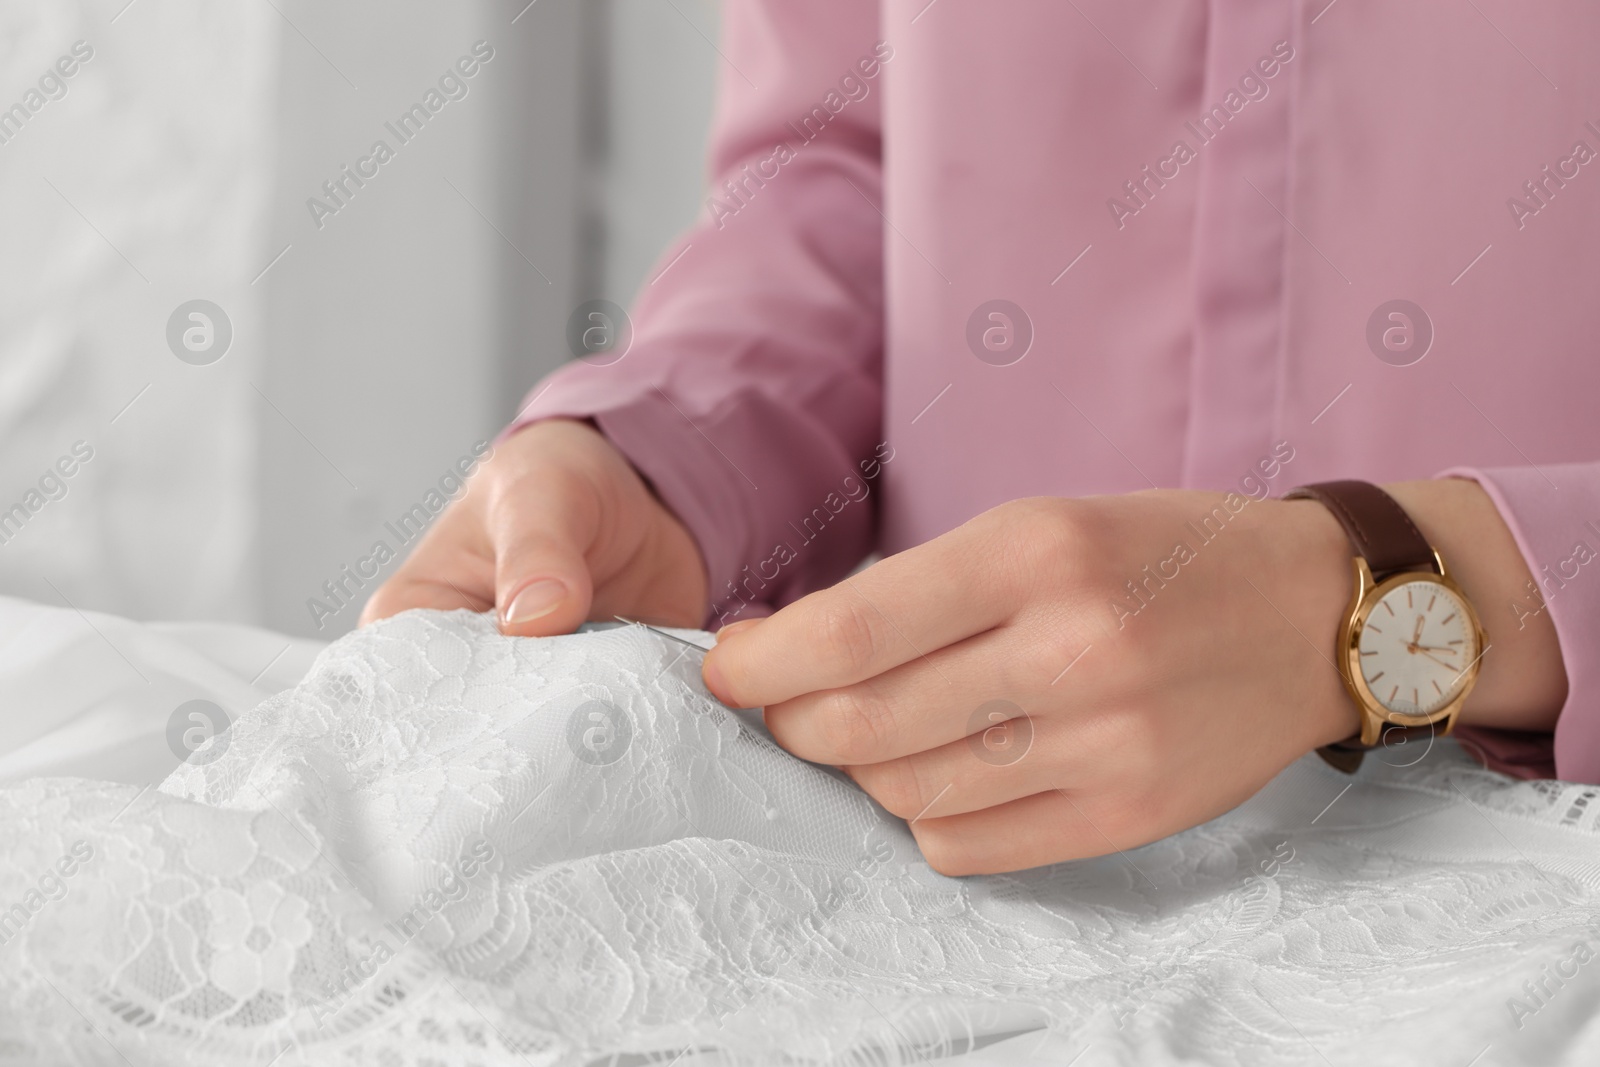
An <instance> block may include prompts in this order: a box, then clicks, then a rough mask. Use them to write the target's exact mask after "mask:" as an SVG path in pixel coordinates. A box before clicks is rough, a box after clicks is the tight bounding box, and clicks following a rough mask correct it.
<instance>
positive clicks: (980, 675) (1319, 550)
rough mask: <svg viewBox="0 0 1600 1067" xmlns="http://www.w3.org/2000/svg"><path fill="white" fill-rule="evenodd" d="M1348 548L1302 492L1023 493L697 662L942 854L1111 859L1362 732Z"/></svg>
mask: <svg viewBox="0 0 1600 1067" xmlns="http://www.w3.org/2000/svg"><path fill="white" fill-rule="evenodd" d="M1475 488H1476V487H1474V489H1475ZM1350 556H1351V551H1350V547H1349V543H1348V542H1347V541H1346V539H1345V537H1344V534H1343V532H1342V531H1341V530H1340V528H1339V526H1338V525H1337V524H1336V523H1335V522H1334V520H1333V518H1332V517H1331V516H1330V515H1329V514H1328V513H1327V512H1325V511H1324V510H1323V509H1322V507H1321V505H1319V504H1316V503H1314V502H1311V501H1281V500H1253V499H1249V498H1246V497H1243V496H1240V495H1238V494H1226V495H1225V494H1222V493H1206V492H1188V491H1177V490H1152V491H1149V492H1141V493H1134V494H1130V495H1127V496H1105V497H1091V498H1083V499H1054V498H1038V499H1031V500H1020V501H1015V502H1012V503H1009V504H1005V505H1002V506H1000V507H997V508H995V509H993V510H992V511H989V512H986V513H984V514H982V515H980V516H978V517H977V518H975V519H973V520H971V521H970V522H968V523H966V524H965V525H963V526H961V527H960V528H958V529H956V530H953V531H951V532H950V533H948V534H945V535H944V536H942V537H939V538H936V539H935V540H932V541H929V542H927V543H926V544H922V545H919V546H917V547H915V548H911V549H908V550H906V551H904V552H901V553H899V554H898V555H895V556H891V557H889V558H887V559H884V560H882V561H881V562H879V563H877V564H875V565H873V566H872V567H870V568H868V569H867V570H865V571H862V572H861V573H859V574H856V575H854V576H852V577H850V578H847V579H846V580H845V581H843V582H841V583H840V584H838V585H836V586H833V587H832V588H829V589H825V590H822V591H819V592H816V593H812V594H811V595H809V596H807V597H805V598H803V599H801V600H798V601H796V602H795V603H793V604H791V605H789V606H787V607H785V608H784V609H783V610H781V611H779V612H778V613H777V614H775V615H773V616H771V617H769V618H766V619H761V620H751V621H749V622H745V623H738V624H735V625H733V626H730V627H728V628H726V629H724V630H723V632H722V634H721V635H719V641H718V644H717V646H716V648H715V649H714V650H713V651H712V652H711V653H710V655H708V656H707V657H706V661H705V673H704V677H705V680H706V684H707V685H708V686H709V687H710V689H711V691H712V692H713V693H714V694H715V695H716V696H717V697H718V698H719V699H721V700H722V701H724V702H725V703H727V704H730V705H732V706H735V707H757V706H762V707H765V708H766V721H767V725H768V727H769V728H770V729H771V731H772V734H773V736H774V737H775V738H776V739H777V741H778V743H779V744H781V745H782V746H783V747H784V748H786V749H788V750H789V751H790V752H792V753H794V754H795V755H797V756H800V757H802V758H804V759H808V760H812V761H815V762H818V763H825V764H831V765H836V766H841V767H843V768H844V769H845V770H846V771H847V772H848V773H849V774H850V776H851V777H852V778H854V779H855V781H856V782H857V783H859V784H860V786H861V787H862V788H863V789H864V790H866V791H867V792H868V793H869V794H871V795H872V796H873V797H874V798H875V799H876V800H877V801H878V802H879V803H881V804H882V805H883V806H884V807H885V808H887V809H888V810H889V811H890V812H892V813H894V814H895V815H898V816H901V817H902V818H905V819H908V820H910V821H911V829H912V831H913V833H914V834H915V835H916V838H917V842H918V844H919V845H920V846H921V848H922V852H923V855H924V856H925V857H926V859H927V861H928V863H929V864H930V865H932V866H933V868H934V869H935V870H938V871H941V872H943V873H946V874H977V873H989V872H997V871H1008V870H1017V869H1021V868H1025V867H1034V866H1038V865H1040V864H1046V863H1053V862H1057V861H1061V860H1067V859H1075V858H1079V857H1085V856H1095V855H1101V854H1105V853H1110V852H1113V851H1117V850H1121V849H1127V848H1132V847H1134V846H1136V845H1141V844H1144V843H1146V842H1149V841H1153V840H1155V839H1157V838H1160V837H1164V836H1166V835H1168V834H1171V833H1174V832H1176V831H1179V830H1183V829H1185V828H1187V827H1190V826H1194V825H1196V824H1198V823H1201V822H1204V821H1206V820H1207V819H1211V818H1213V817H1215V816H1217V815H1220V814H1221V813H1223V812H1225V811H1227V810H1229V809H1230V808H1232V807H1234V806H1236V805H1237V804H1239V803H1240V802H1241V801H1243V800H1245V799H1246V798H1248V797H1249V796H1250V795H1251V794H1253V793H1255V792H1256V791H1257V790H1258V789H1260V788H1261V787H1262V786H1263V785H1264V784H1266V782H1267V781H1269V780H1270V779H1271V778H1272V777H1273V776H1275V775H1276V774H1277V773H1278V772H1279V771H1281V770H1282V769H1283V768H1284V767H1286V766H1287V765H1288V764H1289V763H1291V762H1293V761H1294V760H1295V759H1297V758H1298V757H1300V756H1302V755H1304V754H1305V753H1307V752H1309V751H1311V750H1312V749H1314V748H1316V747H1317V746H1319V745H1323V744H1327V743H1330V742H1333V741H1337V740H1340V739H1342V738H1345V737H1348V736H1350V735H1351V734H1352V733H1354V732H1355V731H1356V730H1357V729H1358V727H1359V721H1358V717H1357V713H1356V708H1355V705H1354V703H1353V702H1352V701H1351V699H1350V697H1349V696H1348V695H1347V694H1346V693H1345V691H1344V688H1343V682H1342V681H1341V679H1340V676H1339V674H1338V672H1337V670H1336V668H1335V667H1334V665H1333V661H1332V658H1331V657H1332V653H1333V645H1334V635H1335V634H1336V632H1337V629H1338V623H1339V617H1340V614H1341V612H1342V611H1343V609H1344V607H1345V605H1346V603H1347V601H1348V599H1349V596H1350V589H1351V583H1352V576H1351V567H1350Z"/></svg>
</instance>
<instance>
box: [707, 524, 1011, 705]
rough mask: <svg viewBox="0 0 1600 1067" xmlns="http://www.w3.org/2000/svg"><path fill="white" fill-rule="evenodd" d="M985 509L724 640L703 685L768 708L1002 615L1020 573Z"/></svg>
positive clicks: (974, 630) (918, 652)
mask: <svg viewBox="0 0 1600 1067" xmlns="http://www.w3.org/2000/svg"><path fill="white" fill-rule="evenodd" d="M983 519H984V517H983V516H979V517H978V518H977V519H973V520H971V521H970V522H968V523H966V524H965V525H963V526H960V527H958V528H957V529H955V530H952V531H950V532H949V533H947V534H944V535H942V536H940V537H937V538H935V539H934V540H932V541H928V542H926V543H924V544H921V545H917V546H916V547H915V548H909V549H906V550H905V551H904V552H901V553H898V554H896V555H893V556H890V557H888V558H887V559H884V560H880V561H879V562H877V563H875V564H873V565H872V566H871V567H869V568H867V569H866V570H864V571H862V572H861V573H860V574H857V575H854V576H852V577H849V578H846V579H845V580H844V581H842V582H840V583H839V584H838V585H835V586H832V587H831V588H828V589H822V590H819V591H817V592H815V593H811V594H809V595H808V596H805V597H802V598H801V599H799V600H797V601H795V602H794V603H793V604H790V605H789V606H787V607H785V608H783V609H782V610H781V611H779V612H778V613H777V614H775V615H772V616H770V617H768V618H766V619H762V620H760V621H759V622H756V623H755V624H753V625H751V626H748V627H742V628H740V629H739V630H738V631H737V632H735V633H733V634H732V635H731V636H729V637H728V638H727V639H725V640H722V641H719V642H718V643H717V646H716V648H714V649H712V651H711V652H710V654H708V655H707V656H706V658H705V663H704V666H703V669H702V670H703V677H704V679H705V683H706V687H707V688H708V689H710V690H711V692H712V693H713V694H714V695H715V696H716V697H717V699H718V700H721V701H722V702H723V703H725V704H728V705H730V706H732V707H743V708H753V707H765V706H767V705H770V704H777V703H780V702H782V701H785V700H790V699H793V698H794V697H797V696H801V695H802V694H805V693H814V692H817V691H819V690H823V689H837V688H840V687H842V686H847V685H854V684H855V683H856V682H860V681H863V680H865V679H867V678H873V677H876V676H877V675H879V674H882V673H883V672H884V671H887V670H891V669H893V668H895V667H898V666H900V665H901V664H903V663H907V662H909V661H910V660H912V659H915V658H917V657H921V656H926V655H928V654H929V653H930V652H933V651H935V650H936V649H940V648H943V647H944V646H946V645H950V644H954V643H955V642H957V641H960V640H963V639H965V638H967V637H971V636H972V635H973V634H978V633H982V632H984V631H985V630H989V629H992V628H993V627H995V626H997V625H999V624H1000V623H1002V622H1004V621H1005V620H1006V619H1007V618H1008V617H1010V615H1011V614H1012V611H1013V608H1014V606H1015V604H1016V599H1017V598H1016V591H1017V588H1018V585H1019V581H1020V579H1021V577H1022V575H1021V573H1020V572H1021V570H1022V568H1019V567H1018V565H1017V561H1018V560H1019V559H1021V558H1023V557H1022V554H1021V553H1018V552H1016V551H1014V550H1013V549H1014V548H1015V546H1014V545H1012V544H1008V543H1007V542H1008V540H1012V539H1014V534H1008V533H1007V532H1006V531H1005V530H1003V529H1002V530H996V529H994V528H993V527H992V524H990V523H986V522H984V521H983Z"/></svg>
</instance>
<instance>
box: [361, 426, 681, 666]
mask: <svg viewBox="0 0 1600 1067" xmlns="http://www.w3.org/2000/svg"><path fill="white" fill-rule="evenodd" d="M707 594H708V590H707V578H706V568H705V563H704V560H703V559H702V558H701V555H700V549H699V547H698V546H697V545H696V544H695V540H694V537H693V536H692V535H691V534H690V533H689V531H688V529H687V528H686V527H685V526H684V525H683V523H682V522H680V521H679V520H678V518H677V517H676V516H675V515H673V514H672V512H671V511H669V510H668V509H667V507H666V506H665V505H664V504H662V503H661V501H660V500H658V499H657V498H656V496H655V493H654V492H653V491H652V490H651V488H650V486H649V485H647V484H646V483H645V481H644V479H643V478H641V477H640V476H639V474H638V472H637V471H635V470H634V469H633V465H632V464H630V463H629V462H628V460H627V458H626V457H625V456H623V454H622V453H621V452H619V451H618V450H617V448H616V446H614V445H612V444H611V442H610V441H608V440H606V438H605V437H604V435H602V434H601V433H600V432H599V431H598V430H596V429H594V428H593V427H592V426H590V425H589V424H588V423H584V422H575V421H572V420H570V419H550V420H547V421H543V422H536V423H533V424H532V425H529V426H526V427H524V428H523V429H521V430H518V431H517V432H516V433H514V434H512V435H511V436H510V437H508V438H506V439H505V440H504V441H502V442H501V443H500V444H498V445H496V446H495V449H494V453H493V454H492V455H491V456H490V457H489V458H488V459H487V460H486V461H485V462H484V463H483V464H482V466H480V467H479V469H478V470H477V471H476V472H475V473H474V474H473V475H472V477H471V478H470V479H468V482H467V491H466V492H465V493H464V494H463V495H462V496H461V497H460V499H458V500H456V501H455V502H454V503H452V504H451V505H450V506H449V508H447V509H446V510H445V512H444V514H443V515H441V516H440V517H439V520H438V522H436V523H435V524H434V525H433V527H432V529H430V530H429V531H428V532H427V534H426V535H425V536H424V537H423V539H422V540H421V541H420V542H419V543H418V544H417V547H416V548H415V549H414V550H413V551H412V553H411V555H410V557H409V558H408V559H407V560H406V561H405V562H404V563H402V564H401V565H400V569H399V570H397V571H396V572H395V573H394V574H393V575H392V576H390V578H389V579H388V581H386V582H384V583H383V585H382V586H380V587H379V588H378V590H377V591H376V592H375V593H373V594H372V598H371V599H370V600H368V601H367V605H366V607H365V608H364V609H363V610H362V612H361V625H363V626H365V625H366V624H367V623H370V622H374V621H376V620H378V619H382V618H387V617H388V616H390V615H394V614H397V613H399V612H402V611H405V610H407V609H408V608H439V609H442V610H449V609H451V608H462V607H466V608H471V609H472V610H473V611H487V610H489V609H491V608H493V609H494V611H495V616H496V618H497V619H498V620H499V623H500V629H501V630H502V632H504V633H507V634H515V635H519V636H525V637H536V636H538V637H542V636H548V635H551V634H563V633H570V632H572V631H573V630H574V629H576V628H577V627H578V625H579V624H580V623H583V622H585V621H588V620H601V619H605V620H609V619H611V618H612V617H613V616H617V615H621V616H624V617H626V618H629V619H638V620H642V621H645V622H652V623H657V624H663V625H669V626H699V625H701V623H702V622H703V621H704V619H705V615H706V611H707Z"/></svg>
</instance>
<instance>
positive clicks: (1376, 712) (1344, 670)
mask: <svg viewBox="0 0 1600 1067" xmlns="http://www.w3.org/2000/svg"><path fill="white" fill-rule="evenodd" d="M1433 559H1434V562H1435V563H1436V564H1438V567H1439V573H1438V574H1434V573H1432V572H1430V571H1401V572H1399V573H1398V574H1391V575H1390V576H1389V577H1387V578H1385V579H1384V580H1383V581H1381V582H1377V581H1375V580H1374V579H1373V577H1372V568H1371V567H1369V566H1368V565H1367V561H1366V560H1365V559H1363V558H1362V557H1360V556H1355V557H1353V558H1352V561H1351V563H1352V566H1353V567H1354V569H1355V579H1356V580H1355V591H1354V593H1353V594H1352V595H1351V598H1350V607H1349V609H1348V610H1347V611H1346V613H1345V620H1344V624H1343V626H1341V627H1340V630H1339V652H1340V656H1339V674H1340V675H1341V676H1342V677H1343V678H1344V687H1345V689H1346V690H1347V691H1348V692H1349V693H1350V696H1351V697H1352V698H1353V699H1354V700H1355V702H1356V706H1357V707H1358V708H1360V709H1361V744H1362V745H1363V746H1366V747H1373V746H1376V745H1377V744H1378V741H1379V739H1380V738H1381V737H1382V735H1383V729H1384V727H1385V726H1388V725H1394V726H1428V725H1430V724H1438V723H1443V724H1444V725H1443V727H1442V728H1441V729H1440V731H1439V735H1440V736H1441V737H1442V736H1445V735H1448V734H1449V733H1450V731H1451V730H1453V729H1454V728H1455V724H1456V716H1457V715H1458V714H1459V713H1460V711H1461V705H1462V704H1464V703H1465V702H1466V699H1467V696H1468V695H1469V694H1470V693H1471V692H1472V687H1473V686H1474V685H1475V684H1476V683H1477V680H1478V668H1479V665H1480V663H1481V661H1482V659H1483V653H1484V650H1485V649H1487V648H1488V647H1489V635H1488V634H1487V633H1486V632H1485V631H1484V629H1483V624H1482V623H1481V622H1480V621H1479V619H1478V611H1477V608H1475V607H1474V606H1473V604H1472V601H1471V600H1470V599H1468V597H1467V594H1466V593H1465V591H1463V590H1462V588H1461V587H1460V586H1459V585H1457V584H1456V582H1455V579H1454V578H1452V577H1451V576H1450V572H1449V570H1448V569H1447V568H1446V567H1445V565H1444V558H1443V557H1442V556H1440V555H1439V550H1438V549H1434V550H1433ZM1410 582H1431V583H1433V584H1435V585H1441V586H1444V588H1446V589H1447V590H1449V591H1450V593H1451V594H1452V595H1453V596H1454V597H1455V598H1456V599H1457V600H1459V601H1460V602H1461V605H1462V607H1463V609H1464V610H1465V612H1466V616H1467V621H1468V622H1469V623H1470V624H1471V626H1472V632H1473V634H1474V635H1475V636H1476V637H1477V640H1478V648H1477V654H1476V655H1475V656H1474V657H1473V660H1472V662H1471V663H1469V664H1468V665H1467V667H1466V669H1465V671H1463V674H1464V675H1465V677H1464V678H1463V679H1462V685H1461V692H1460V693H1458V694H1456V697H1455V699H1453V700H1451V701H1450V702H1449V703H1448V704H1446V705H1445V706H1444V707H1442V708H1440V709H1439V710H1437V711H1434V712H1429V713H1428V714H1425V715H1407V714H1404V713H1402V712H1398V711H1390V710H1389V709H1388V708H1386V707H1384V706H1383V704H1382V703H1381V702H1379V700H1378V698H1377V697H1375V696H1373V695H1372V693H1371V692H1370V691H1369V690H1368V689H1367V686H1366V680H1365V679H1364V678H1363V677H1362V674H1361V648H1360V645H1361V631H1362V629H1363V628H1364V627H1365V626H1366V624H1367V616H1368V615H1370V614H1371V613H1372V611H1373V609H1375V608H1376V607H1377V606H1378V603H1379V602H1380V601H1381V600H1382V599H1383V598H1384V597H1385V596H1386V595H1388V593H1389V591H1390V590H1391V589H1394V588H1396V587H1397V586H1401V585H1405V584H1407V583H1410Z"/></svg>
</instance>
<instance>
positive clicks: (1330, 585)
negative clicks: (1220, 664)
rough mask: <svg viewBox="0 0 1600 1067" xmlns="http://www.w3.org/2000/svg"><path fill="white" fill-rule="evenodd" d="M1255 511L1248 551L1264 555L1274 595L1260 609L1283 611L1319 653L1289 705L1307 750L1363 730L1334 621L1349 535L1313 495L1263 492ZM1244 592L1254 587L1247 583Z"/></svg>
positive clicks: (1343, 607)
mask: <svg viewBox="0 0 1600 1067" xmlns="http://www.w3.org/2000/svg"><path fill="white" fill-rule="evenodd" d="M1257 514H1258V516H1259V521H1258V524H1257V529H1258V532H1259V536H1258V537H1257V538H1256V539H1255V545H1254V546H1253V548H1254V551H1253V552H1252V556H1254V557H1255V558H1257V559H1260V560H1262V561H1263V563H1264V565H1265V575H1266V576H1267V578H1268V581H1269V584H1270V586H1271V587H1270V588H1269V587H1268V585H1262V586H1261V589H1260V592H1261V593H1262V594H1263V595H1264V596H1265V597H1267V598H1268V599H1269V600H1270V601H1271V603H1270V605H1269V604H1266V603H1263V604H1262V605H1261V609H1262V610H1263V611H1265V612H1268V613H1269V614H1273V615H1276V614H1279V613H1281V614H1282V616H1283V618H1284V620H1286V622H1287V624H1289V625H1292V627H1293V629H1294V631H1297V632H1295V633H1290V634H1289V635H1288V638H1287V639H1288V640H1289V641H1292V642H1294V643H1296V644H1301V645H1305V644H1309V645H1310V646H1311V647H1312V648H1313V649H1314V650H1315V652H1316V654H1317V660H1316V661H1314V663H1315V666H1314V667H1313V669H1311V670H1310V671H1308V672H1306V673H1305V675H1304V676H1303V677H1302V678H1301V679H1300V680H1299V684H1298V685H1297V687H1296V688H1297V690H1298V691H1300V692H1302V693H1303V694H1304V698H1303V700H1302V701H1301V702H1300V703H1301V706H1300V707H1297V708H1295V709H1292V710H1293V712H1294V713H1295V714H1297V715H1299V716H1300V719H1301V721H1302V722H1303V723H1304V725H1305V728H1306V732H1305V738H1306V742H1305V747H1306V750H1307V751H1309V750H1311V749H1314V748H1320V747H1322V746H1323V745H1330V744H1333V743H1334V742H1336V741H1343V740H1345V739H1346V738H1348V737H1350V736H1352V735H1354V734H1356V733H1359V732H1360V730H1361V714H1360V709H1359V708H1358V707H1357V705H1356V703H1355V700H1354V699H1353V698H1352V697H1351V696H1350V693H1349V691H1348V690H1347V689H1346V688H1345V684H1344V677H1343V675H1341V674H1340V673H1339V668H1338V666H1337V665H1336V655H1337V645H1338V634H1339V628H1340V625H1341V624H1342V623H1343V621H1344V617H1345V614H1346V612H1347V611H1348V610H1349V607H1350V597H1351V593H1352V591H1353V588H1354V581H1355V578H1354V571H1353V569H1352V565H1351V558H1352V553H1351V549H1350V541H1349V539H1348V538H1346V536H1345V533H1344V530H1343V529H1342V528H1341V527H1340V525H1339V523H1338V521H1337V520H1335V519H1334V518H1333V516H1332V515H1331V514H1329V512H1328V510H1327V509H1326V508H1325V507H1323V506H1322V505H1321V504H1319V503H1317V502H1316V501H1314V500H1264V501H1262V502H1261V503H1260V505H1259V510H1258V512H1257ZM1253 580H1256V581H1257V582H1258V584H1259V582H1260V579H1253ZM1244 594H1245V595H1246V596H1252V597H1253V596H1255V595H1256V594H1255V593H1253V592H1251V591H1250V590H1249V589H1245V590H1244ZM1274 609H1276V610H1274Z"/></svg>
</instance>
